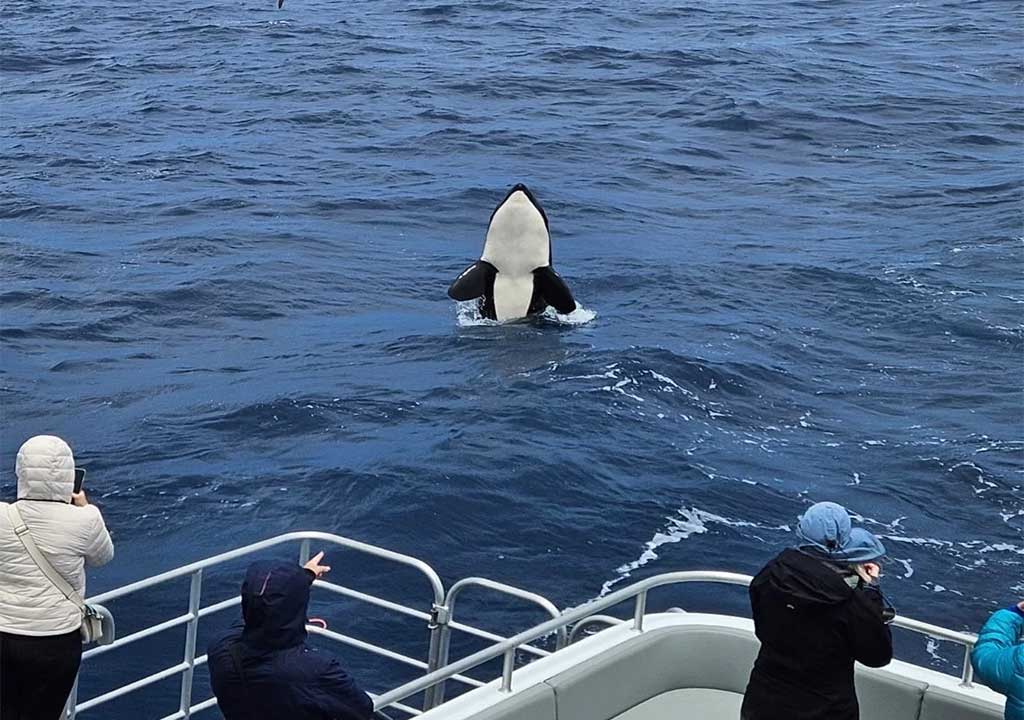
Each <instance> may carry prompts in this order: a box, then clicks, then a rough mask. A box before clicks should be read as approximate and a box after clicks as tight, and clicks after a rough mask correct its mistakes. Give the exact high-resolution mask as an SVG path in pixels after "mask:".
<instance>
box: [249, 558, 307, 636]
mask: <svg viewBox="0 0 1024 720" xmlns="http://www.w3.org/2000/svg"><path fill="white" fill-rule="evenodd" d="M312 584H313V573H311V572H310V571H309V570H306V569H305V568H302V567H299V566H298V565H295V564H293V563H286V562H279V561H266V560H265V561H260V562H255V563H253V564H252V565H250V566H249V570H248V571H247V572H246V573H245V581H244V582H243V583H242V617H243V618H244V619H245V629H244V630H243V631H242V642H244V643H245V644H246V645H249V646H250V647H252V648H254V649H264V650H280V649H282V648H289V647H294V646H295V645H301V644H302V643H303V642H305V640H306V618H307V613H308V608H309V590H310V587H311V586H312Z"/></svg>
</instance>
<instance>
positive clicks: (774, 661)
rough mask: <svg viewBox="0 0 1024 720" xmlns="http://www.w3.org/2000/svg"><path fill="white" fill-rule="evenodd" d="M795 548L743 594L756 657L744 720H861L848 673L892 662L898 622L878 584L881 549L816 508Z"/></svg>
mask: <svg viewBox="0 0 1024 720" xmlns="http://www.w3.org/2000/svg"><path fill="white" fill-rule="evenodd" d="M797 533H798V535H799V536H800V537H801V540H802V544H801V545H800V546H799V547H798V548H790V549H787V550H783V551H782V553H780V554H779V555H778V556H777V557H776V558H774V559H773V560H772V561H771V562H769V563H768V564H767V565H766V566H765V567H764V568H763V569H762V570H761V572H759V573H758V574H757V576H756V577H755V578H754V580H753V582H752V583H751V584H750V604H751V607H752V609H753V613H754V628H755V632H756V634H757V637H758V639H759V640H760V641H761V650H760V652H759V653H758V656H757V660H756V662H755V663H754V669H753V671H752V672H751V673H750V681H749V683H748V685H747V691H746V694H745V696H744V699H743V709H742V711H741V716H742V718H743V720H826V719H827V720H858V718H859V716H860V710H859V706H858V704H857V693H856V690H855V688H854V682H853V664H854V662H855V661H856V662H860V663H863V664H864V665H867V666H869V667H882V666H883V665H886V664H888V663H889V661H890V660H892V634H891V633H890V631H889V625H888V623H889V622H890V621H891V620H892V617H893V616H894V615H895V613H894V611H892V609H891V607H890V606H889V605H888V603H886V601H885V599H884V597H883V595H882V593H881V591H880V590H879V589H878V586H877V581H878V577H879V575H880V566H879V565H878V561H879V560H880V558H881V557H882V556H883V555H885V548H884V547H883V546H882V543H881V542H880V541H879V540H878V539H877V538H876V537H875V536H874V535H872V534H871V533H869V532H867V531H866V530H864V529H862V528H853V527H851V523H850V516H849V514H848V513H847V512H846V509H845V508H843V507H842V506H841V505H837V504H835V503H818V504H817V505H814V506H812V507H811V508H810V509H808V510H807V512H806V513H804V515H803V516H802V517H801V518H800V525H799V528H798V531H797Z"/></svg>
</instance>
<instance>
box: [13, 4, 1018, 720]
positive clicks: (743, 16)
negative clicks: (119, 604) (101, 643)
mask: <svg viewBox="0 0 1024 720" xmlns="http://www.w3.org/2000/svg"><path fill="white" fill-rule="evenodd" d="M1022 28H1024V4H1022V3H1021V2H1016V1H1014V2H1006V1H1000V0H978V1H976V2H925V3H919V2H913V3H893V2H891V0H884V1H881V2H880V1H877V0H865V1H864V2H828V3H822V2H808V1H807V0H790V1H781V2H774V1H773V2H766V1H758V0H744V1H743V2H738V1H737V2H729V1H725V0H722V1H718V0H716V1H714V2H709V3H704V4H702V5H685V4H684V5H678V4H671V3H666V2H663V1H662V0H641V1H639V2H635V3H628V4H625V3H622V4H614V3H612V4H610V5H609V4H607V3H605V4H593V3H574V2H566V3H543V4H542V3H533V2H517V3H511V2H506V1H504V0H476V1H471V0H467V1H466V2H461V3H438V2H433V1H429V0H428V1H423V0H412V1H411V2H394V1H392V0H378V1H375V2H367V1H366V0H352V1H351V2H346V3H340V2H328V1H327V0H286V2H285V5H284V8H283V9H282V10H280V11H278V10H277V9H276V8H275V3H274V2H273V1H272V0H267V1H266V2H258V3H257V2H248V1H247V2H240V1H239V0H228V1H227V2H218V3H213V2H209V1H208V0H207V1H197V2H193V1H192V0H186V1H185V2H176V3H163V2H162V3H156V2H152V0H143V1H141V2H138V1H136V0H132V1H131V2H129V1H127V0H113V1H111V2H104V3H81V2H70V0H30V1H29V0H13V1H12V2H8V3H6V5H5V9H4V13H3V15H2V16H0V29H2V32H0V74H2V96H3V97H2V115H3V130H2V131H0V189H2V192H0V223H2V224H0V267H2V277H3V284H2V287H0V313H2V317H0V341H2V345H0V352H2V355H0V411H2V424H0V428H2V429H0V492H2V495H3V497H5V498H6V497H9V496H10V495H11V494H12V493H13V488H14V477H13V467H14V456H15V453H16V450H17V447H18V446H19V444H20V443H21V442H22V441H23V440H24V439H26V438H27V437H29V436H31V435H33V434H36V433H41V432H51V433H57V434H60V435H62V436H64V437H66V438H67V439H68V440H69V441H70V442H71V443H72V445H73V447H74V448H75V449H76V453H77V455H78V457H79V458H80V462H81V463H82V464H84V465H85V466H87V467H88V468H89V478H88V483H89V489H90V490H91V491H92V495H93V498H94V499H95V500H97V501H98V502H99V503H101V504H102V507H103V510H104V513H105V515H106V517H107V519H108V522H109V524H110V526H111V527H112V529H113V531H114V533H115V535H116V540H117V543H118V553H119V555H118V559H117V560H116V561H115V562H114V563H113V564H112V565H111V566H109V567H107V568H104V569H102V570H100V571H97V572H95V573H94V574H93V575H92V576H91V578H92V585H91V590H92V591H94V592H95V591H99V590H102V589H107V588H110V587H114V586H117V585H121V584H124V583H127V582H129V581H132V580H135V579H137V578H139V577H142V576H144V575H148V574H151V573H154V572H156V571H159V570H163V569H167V568H170V567H174V566H176V565H178V564H181V563H183V562H186V561H190V560H194V559H198V558H201V557H205V556H207V555H210V554H213V553H216V552H219V551H221V550H225V549H228V548H231V547H235V546H238V545H241V544H244V543H246V542H250V541H255V540H257V539H262V538H265V537H269V536H271V535H274V534H277V533H280V532H285V531H288V530H293V529H320V530H325V531H330V532H336V533H341V534H344V535H348V536H352V537H354V538H357V539H361V540H365V541H368V542H372V543H377V544H380V545H384V546H386V547H389V548H392V549H395V550H398V551H402V552H408V553H412V554H415V555H418V556H420V557H422V558H424V559H425V560H427V561H428V562H430V563H431V564H433V565H434V566H435V567H436V568H437V569H438V570H439V571H440V572H441V573H442V576H443V577H444V578H445V579H446V581H448V582H450V581H452V580H454V579H455V578H458V577H462V576H466V575H471V574H479V575H486V576H489V577H493V578H495V579H498V580H502V581H505V582H510V583H514V584H518V585H521V586H523V587H526V588H529V589H533V590H536V591H540V592H542V593H546V594H547V595H549V596H550V597H551V598H552V600H553V601H554V602H555V603H556V604H558V605H560V606H562V607H568V606H572V605H576V604H579V603H581V602H584V601H586V600H587V599H589V598H593V597H596V596H598V595H600V594H601V593H602V592H607V591H608V590H609V589H611V588H613V587H615V588H618V587H623V586H624V584H625V583H626V582H628V581H629V580H630V579H636V578H639V577H643V576H645V575H650V574H653V573H659V572H664V571H669V570H677V569H693V568H721V569H731V570H736V571H741V572H747V573H752V572H755V571H756V570H757V569H758V568H759V567H760V565H761V564H762V563H763V562H764V561H765V560H766V559H767V558H768V557H770V556H771V555H772V554H773V553H775V552H777V551H778V550H779V549H781V548H782V547H784V546H786V545H787V544H788V543H791V542H792V541H793V539H794V536H793V533H792V527H793V524H794V521H795V519H796V517H797V515H798V514H799V513H800V512H801V511H802V510H803V509H804V508H805V507H806V506H807V505H808V504H809V503H811V502H814V501H818V500H826V499H827V500H835V501H838V502H841V503H844V504H846V505H847V506H848V507H850V508H851V510H852V511H853V512H855V513H856V514H857V515H858V517H859V518H861V522H863V523H864V524H866V525H867V527H868V528H869V529H871V530H873V531H874V532H876V533H879V534H881V535H882V536H883V538H884V542H885V543H886V545H887V547H888V548H889V551H890V561H889V562H888V563H887V566H886V577H885V579H884V583H885V586H886V591H887V593H888V595H889V596H890V597H891V598H892V599H893V601H894V602H895V603H896V605H897V607H898V608H899V609H900V610H901V611H902V612H904V613H906V614H908V615H911V616H914V617H917V618H920V619H922V620H926V621H931V622H936V623H939V624H943V625H947V626H952V627H956V628H961V629H967V630H970V629H976V628H977V626H978V625H979V624H980V623H981V621H982V620H983V619H984V617H985V616H986V615H987V613H988V612H989V611H990V610H992V609H993V608H994V607H996V606H998V605H1000V604H1006V603H1008V602H1009V601H1011V600H1017V599H1019V598H1020V597H1021V596H1024V580H1022V577H1024V491H1022V482H1024V476H1022V470H1024V411H1022V408H1024V403H1022V375H1024V374H1022V369H1024V365H1022V357H1024V354H1022V350H1024V323H1022V306H1024V278H1022V273H1021V269H1022V267H1024V231H1022V227H1024V213H1022V208H1024V203H1022V199H1024V198H1022V195H1024V174H1022V162H1021V161H1022V144H1024V143H1022V139H1024V133H1022V130H1024V113H1022V110H1024V102H1022V93H1021V88H1022V86H1024V62H1022V59H1021V54H1020V48H1021V46H1022V42H1024V32H1022ZM520 181H521V182H526V183H527V184H529V185H530V186H531V188H532V189H533V190H534V192H535V193H536V194H537V195H538V197H539V199H540V200H541V202H542V203H543V204H544V206H545V209H546V211H547V214H548V216H549V218H550V220H551V232H552V237H553V247H554V257H555V261H556V266H557V267H558V269H559V270H560V272H561V273H562V274H563V275H564V276H565V277H566V278H567V280H568V282H569V284H570V286H571V287H572V288H573V289H574V291H575V293H576V295H577V297H578V299H579V300H580V302H581V303H582V305H583V306H584V307H585V308H586V311H587V315H586V316H585V317H583V318H582V319H579V318H578V319H577V320H578V321H574V322H561V321H557V320H555V319H552V318H545V319H540V320H537V321H534V322H527V323H520V324H511V325H503V326H494V325H491V324H487V323H479V322H476V321H474V319H473V312H472V309H467V308H465V307H462V308H460V307H458V306H456V305H455V304H454V303H452V302H451V301H449V300H448V298H447V297H446V296H445V288H446V287H447V284H448V283H449V282H450V281H451V279H453V278H454V277H455V275H456V274H457V273H458V272H460V271H461V270H462V269H463V268H464V267H465V266H466V265H467V264H468V263H469V262H471V261H472V260H474V259H475V258H476V257H477V256H478V254H479V251H480V247H481V244H482V240H483V234H484V230H485V228H486V223H487V219H488V217H489V215H490V212H491V211H492V209H493V208H494V206H495V204H496V203H497V202H498V200H500V199H501V197H502V196H503V193H504V192H505V191H506V189H507V188H508V187H509V186H510V185H512V184H513V183H515V182H520ZM333 564H334V565H335V574H336V575H337V576H340V577H343V578H344V577H353V578H354V581H356V582H357V584H358V585H359V586H360V587H364V588H369V589H374V590H375V591H379V592H381V593H383V594H385V595H387V594H388V590H389V584H390V583H391V582H392V580H393V578H394V576H392V575H390V574H389V573H388V572H387V571H385V570H382V569H380V568H378V567H376V566H374V565H372V564H366V563H363V561H361V560H359V559H357V558H349V557H348V556H345V555H340V556H339V557H337V558H336V561H335V562H334V563H333ZM237 580H238V568H237V567H236V568H233V569H232V571H231V572H225V573H223V574H222V576H220V577H216V576H215V577H213V579H211V580H210V581H209V582H208V588H210V589H212V591H213V592H214V597H215V598H220V597H228V596H229V595H230V594H231V592H232V591H233V588H234V587H235V585H236V583H237ZM670 595H671V593H666V594H665V595H664V597H658V596H655V597H653V598H652V603H653V604H654V605H655V606H667V605H672V604H684V605H688V606H693V607H718V608H722V609H725V610H728V611H730V612H743V611H744V607H745V599H744V596H743V594H742V592H741V591H728V592H725V593H719V592H717V591H714V590H707V589H697V588H694V589H688V590H686V591H685V592H683V593H679V594H677V595H680V596H670ZM422 600H424V598H422V597H418V601H422ZM323 603H324V604H323V605H322V606H321V612H322V613H323V614H325V616H328V617H329V618H330V619H331V622H332V625H334V626H348V627H351V629H352V632H353V634H355V635H357V636H360V637H364V638H367V639H374V640H377V641H380V642H382V644H385V645H389V646H408V647H410V648H411V650H410V652H417V654H421V653H422V639H423V630H422V628H421V627H419V626H418V625H417V626H414V627H412V629H411V630H410V629H408V628H406V629H404V630H400V629H398V628H395V627H394V626H391V625H388V624H387V623H386V622H384V621H383V620H378V619H376V618H374V617H370V616H369V615H366V614H365V611H364V610H362V609H360V607H358V606H356V605H353V604H351V603H350V602H348V601H340V600H339V601H338V602H336V603H334V604H331V603H330V602H328V601H327V600H323ZM185 608H186V606H185V593H184V589H183V588H181V587H175V588H173V589H172V588H169V589H166V590H165V591H162V592H161V593H157V595H156V596H155V597H151V598H150V600H149V601H147V602H146V603H140V604H137V605H136V606H134V609H133V610H132V611H131V612H128V611H127V610H126V611H125V612H122V614H121V616H120V618H119V620H120V623H121V624H122V626H123V627H124V628H125V629H130V628H132V627H138V626H141V624H142V621H143V620H149V621H155V620H157V619H166V618H168V617H171V616H173V615H175V614H180V613H182V612H184V611H185ZM464 610H465V612H466V613H467V616H469V615H474V614H475V616H476V618H478V619H480V620H481V622H483V624H485V625H488V626H489V627H494V628H496V629H506V630H507V629H511V628H510V627H508V626H509V625H515V624H517V623H518V625H519V626H522V625H523V624H524V623H526V622H533V621H535V620H539V619H540V618H539V617H537V616H535V615H531V614H530V613H526V612H520V611H517V610H514V609H511V608H510V607H508V606H507V605H505V604H502V603H494V602H491V603H484V602H480V603H477V604H476V605H474V604H473V603H472V602H470V601H469V599H468V598H467V603H466V606H465V608H464ZM503 618H504V619H503ZM227 621H228V618H227V617H225V616H223V615H222V616H220V617H218V618H216V619H215V620H211V621H210V623H209V626H208V627H206V626H204V629H203V635H204V637H205V636H207V634H208V633H212V632H216V631H217V630H219V629H220V628H222V627H223V626H224V625H225V624H226V623H227ZM503 624H504V627H503ZM171 634H172V635H173V633H171ZM180 643H181V638H180V637H173V638H169V639H167V640H166V641H165V645H166V651H167V656H166V657H163V658H157V657H155V655H154V651H153V650H152V648H151V649H150V650H149V651H148V653H147V652H143V651H141V650H138V651H132V652H135V653H136V656H135V660H137V661H138V663H140V664H139V666H138V667H139V669H140V670H141V669H142V668H143V667H146V668H151V669H150V670H149V671H155V670H158V669H160V668H161V667H165V666H168V665H170V664H173V662H177V658H179V657H180V655H179V654H178V653H180ZM898 654H899V655H901V656H902V657H906V658H909V659H912V660H916V661H920V662H927V663H930V664H932V665H933V666H935V667H938V668H941V669H946V670H950V671H953V672H958V668H959V657H958V652H957V651H956V649H955V648H949V647H945V646H938V647H937V646H936V645H935V644H934V643H932V642H928V643H927V644H926V641H925V640H924V639H923V638H920V637H913V636H909V635H908V636H902V635H901V636H900V638H899V646H898ZM114 655H115V654H111V655H109V656H106V657H105V658H103V660H102V661H97V662H96V663H94V664H90V665H89V670H88V674H87V675H86V676H85V677H84V678H83V693H84V696H85V697H88V696H91V695H92V694H95V692H99V691H102V690H103V689H106V688H108V687H110V686H111V685H112V684H114V683H115V682H116V681H117V680H119V679H122V680H127V679H133V678H134V677H136V676H135V675H134V672H135V666H130V665H127V664H126V663H127V662H128V661H126V660H123V659H122V660H118V659H115V657H114ZM122 657H123V656H122ZM346 657H347V662H348V664H349V665H350V666H351V667H353V669H354V670H355V671H356V672H357V673H359V674H360V675H361V676H362V677H364V678H365V679H366V684H367V685H368V686H369V687H370V688H371V689H373V690H380V689H382V688H384V687H386V686H388V685H389V684H392V683H394V682H396V681H397V680H399V679H402V678H403V677H406V675H404V674H403V672H401V671H398V670H395V669H394V668H393V667H391V666H390V665H388V664H386V663H382V662H381V661H379V660H376V659H374V658H373V657H372V656H368V655H364V654H362V653H360V652H358V651H356V650H349V651H347V652H346ZM135 660H132V662H135ZM139 676H141V675H139ZM202 682H205V681H204V680H201V681H200V684H202ZM177 692H178V690H177V686H176V685H175V684H174V683H173V682H172V683H162V684H160V685H158V686H156V687H155V688H154V689H153V690H152V692H151V693H149V694H148V695H147V694H146V693H140V694H137V695H135V696H133V697H132V698H129V699H127V700H125V701H123V702H121V704H119V705H111V706H110V708H112V709H111V710H110V711H109V713H107V714H103V717H124V718H141V717H149V715H148V714H147V713H148V712H157V713H158V714H157V715H154V717H156V716H162V715H164V714H168V713H171V712H173V710H174V709H175V708H176V706H177V705H176V703H177V702H178V695H177ZM200 694H201V693H199V692H198V691H197V698H198V696H199V695H200ZM146 703H148V704H146ZM165 706H166V709H165ZM152 708H159V709H158V710H153V709H152Z"/></svg>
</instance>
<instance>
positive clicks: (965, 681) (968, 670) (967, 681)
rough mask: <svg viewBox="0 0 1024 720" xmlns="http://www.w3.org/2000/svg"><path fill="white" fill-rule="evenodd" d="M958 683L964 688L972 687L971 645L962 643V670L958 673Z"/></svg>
mask: <svg viewBox="0 0 1024 720" xmlns="http://www.w3.org/2000/svg"><path fill="white" fill-rule="evenodd" d="M960 680H961V682H960V685H961V686H962V687H965V688H969V687H974V666H973V665H971V646H970V645H964V671H963V673H962V674H961V675H960Z"/></svg>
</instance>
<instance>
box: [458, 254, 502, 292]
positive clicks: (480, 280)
mask: <svg viewBox="0 0 1024 720" xmlns="http://www.w3.org/2000/svg"><path fill="white" fill-rule="evenodd" d="M496 272H497V271H496V270H495V269H494V266H493V265H491V264H490V263H489V262H484V261H483V260H478V261H477V262H475V263H473V264H472V265H470V266H469V267H468V268H466V269H465V270H464V271H463V273H462V274H461V275H459V276H458V277H457V278H455V282H453V283H452V284H451V285H450V286H449V288H448V297H450V298H451V299H452V300H475V299H476V298H478V297H483V295H484V294H486V292H487V287H488V285H490V283H491V281H493V280H494V275H495V273H496Z"/></svg>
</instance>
